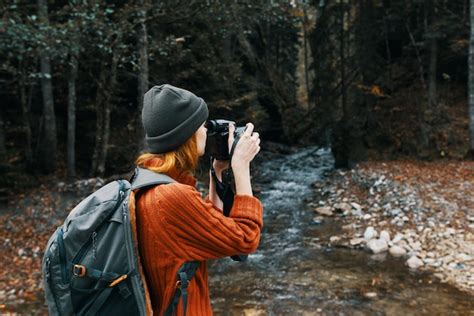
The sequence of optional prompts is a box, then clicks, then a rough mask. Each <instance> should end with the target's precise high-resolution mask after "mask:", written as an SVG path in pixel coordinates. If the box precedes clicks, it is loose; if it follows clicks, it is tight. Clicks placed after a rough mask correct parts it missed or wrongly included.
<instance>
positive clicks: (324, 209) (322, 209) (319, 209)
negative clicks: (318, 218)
mask: <svg viewBox="0 0 474 316" xmlns="http://www.w3.org/2000/svg"><path fill="white" fill-rule="evenodd" d="M314 210H315V212H316V213H318V214H321V215H325V216H332V215H333V212H332V211H331V207H329V206H321V207H317V208H315V209H314Z"/></svg>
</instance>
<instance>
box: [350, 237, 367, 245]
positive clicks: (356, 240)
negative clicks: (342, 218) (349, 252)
mask: <svg viewBox="0 0 474 316" xmlns="http://www.w3.org/2000/svg"><path fill="white" fill-rule="evenodd" d="M362 243H365V239H364V238H353V239H351V240H350V241H349V244H350V245H351V246H357V245H360V244H362Z"/></svg>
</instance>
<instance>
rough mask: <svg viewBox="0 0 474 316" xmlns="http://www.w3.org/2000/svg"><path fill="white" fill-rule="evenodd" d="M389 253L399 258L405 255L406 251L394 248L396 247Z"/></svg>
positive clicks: (398, 247) (397, 247)
mask: <svg viewBox="0 0 474 316" xmlns="http://www.w3.org/2000/svg"><path fill="white" fill-rule="evenodd" d="M389 252H390V254H391V255H392V256H394V257H401V256H404V255H406V253H407V251H406V250H405V249H404V248H402V247H400V246H396V245H395V246H393V247H391V248H390V250H389Z"/></svg>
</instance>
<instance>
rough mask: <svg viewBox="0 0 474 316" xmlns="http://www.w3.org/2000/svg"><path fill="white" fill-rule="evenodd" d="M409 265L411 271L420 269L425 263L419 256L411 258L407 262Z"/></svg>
mask: <svg viewBox="0 0 474 316" xmlns="http://www.w3.org/2000/svg"><path fill="white" fill-rule="evenodd" d="M407 265H408V266H409V267H410V268H411V269H418V268H419V267H422V266H424V263H423V261H421V260H420V258H418V257H417V256H411V257H410V259H408V260H407Z"/></svg>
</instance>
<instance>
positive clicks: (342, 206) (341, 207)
mask: <svg viewBox="0 0 474 316" xmlns="http://www.w3.org/2000/svg"><path fill="white" fill-rule="evenodd" d="M334 209H335V210H336V211H340V212H350V211H351V210H352V206H351V205H350V204H349V203H346V202H343V203H336V204H334Z"/></svg>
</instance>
